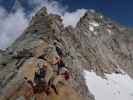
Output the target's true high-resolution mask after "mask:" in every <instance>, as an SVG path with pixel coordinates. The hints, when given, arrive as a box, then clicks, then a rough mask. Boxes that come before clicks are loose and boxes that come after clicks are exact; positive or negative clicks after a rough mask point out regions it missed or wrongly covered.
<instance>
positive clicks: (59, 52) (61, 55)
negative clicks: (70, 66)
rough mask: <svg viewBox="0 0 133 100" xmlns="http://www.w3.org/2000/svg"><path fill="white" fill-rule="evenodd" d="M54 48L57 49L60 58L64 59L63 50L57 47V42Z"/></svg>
mask: <svg viewBox="0 0 133 100" xmlns="http://www.w3.org/2000/svg"><path fill="white" fill-rule="evenodd" d="M54 47H55V50H56V52H57V54H58V56H60V57H61V58H62V57H63V52H62V50H61V48H60V47H59V46H58V45H57V43H56V42H54Z"/></svg>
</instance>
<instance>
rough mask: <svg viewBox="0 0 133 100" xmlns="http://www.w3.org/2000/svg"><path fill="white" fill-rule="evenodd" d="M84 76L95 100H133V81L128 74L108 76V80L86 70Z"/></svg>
mask: <svg viewBox="0 0 133 100" xmlns="http://www.w3.org/2000/svg"><path fill="white" fill-rule="evenodd" d="M84 76H85V79H86V84H87V86H88V88H89V90H90V91H91V92H92V93H93V95H94V96H95V100H133V80H132V79H131V78H130V77H129V76H128V75H127V74H106V77H107V80H106V79H102V78H101V77H99V76H97V75H96V74H95V73H94V72H89V71H86V70H85V71H84Z"/></svg>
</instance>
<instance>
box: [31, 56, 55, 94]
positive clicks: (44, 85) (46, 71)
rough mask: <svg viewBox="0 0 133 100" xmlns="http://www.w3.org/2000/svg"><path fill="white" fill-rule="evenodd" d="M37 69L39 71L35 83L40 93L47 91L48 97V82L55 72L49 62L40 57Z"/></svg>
mask: <svg viewBox="0 0 133 100" xmlns="http://www.w3.org/2000/svg"><path fill="white" fill-rule="evenodd" d="M37 67H38V70H37V71H36V72H35V77H34V82H35V84H36V87H38V88H39V91H40V92H41V91H43V89H44V91H45V93H46V94H47V95H49V92H50V91H49V86H48V82H49V79H50V78H51V76H52V74H53V71H52V68H51V67H50V65H48V63H47V61H46V60H44V58H43V56H40V57H38V59H37Z"/></svg>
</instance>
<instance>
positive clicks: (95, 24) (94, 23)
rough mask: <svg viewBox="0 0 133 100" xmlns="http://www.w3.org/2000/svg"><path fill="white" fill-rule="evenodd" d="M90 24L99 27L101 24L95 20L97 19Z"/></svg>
mask: <svg viewBox="0 0 133 100" xmlns="http://www.w3.org/2000/svg"><path fill="white" fill-rule="evenodd" d="M89 24H90V25H92V26H94V27H98V26H99V24H98V23H97V22H95V21H92V22H90V23H89Z"/></svg>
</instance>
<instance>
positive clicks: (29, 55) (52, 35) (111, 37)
mask: <svg viewBox="0 0 133 100" xmlns="http://www.w3.org/2000/svg"><path fill="white" fill-rule="evenodd" d="M54 41H56V42H57V43H58V44H59V45H60V46H61V48H62V50H63V52H64V57H63V60H64V62H65V63H66V65H67V66H68V68H70V70H71V73H72V79H71V80H70V82H69V86H70V87H72V89H73V90H75V91H76V93H77V94H80V95H81V97H83V98H82V99H81V100H94V96H93V95H92V94H91V93H90V92H89V90H88V89H87V86H86V84H85V80H84V77H83V70H84V69H87V70H90V71H91V70H93V71H94V72H96V73H97V75H99V76H101V77H103V78H105V76H104V74H105V73H108V74H111V73H122V70H124V71H125V72H126V73H128V74H129V75H130V76H131V77H132V78H133V66H132V65H133V51H132V49H133V44H132V43H133V35H132V31H130V30H129V29H127V28H126V27H124V26H121V25H119V24H117V23H115V22H113V21H111V20H110V19H109V18H106V17H105V16H103V15H102V14H100V13H96V12H92V11H87V12H86V13H85V15H84V16H83V17H82V18H81V19H80V21H79V22H78V24H77V26H76V27H75V28H73V27H72V26H68V27H64V25H63V23H62V19H61V17H60V16H58V15H53V14H48V13H47V10H46V8H42V9H41V10H40V11H39V12H38V13H37V14H36V15H35V16H33V18H32V20H31V22H30V25H29V27H28V28H27V29H26V30H25V32H24V34H23V35H22V36H21V37H20V38H18V39H17V40H16V41H15V42H14V43H13V44H12V45H11V46H10V47H9V48H8V49H7V50H6V51H4V52H3V51H2V52H0V59H1V60H0V88H1V89H0V90H1V91H0V95H1V98H2V99H3V100H4V99H5V98H9V97H10V95H7V94H6V93H7V91H8V90H9V88H12V87H13V88H15V89H16V90H17V91H19V89H18V88H20V87H21V86H22V84H23V82H24V80H23V77H24V76H23V68H25V66H26V65H25V64H27V61H29V60H30V59H33V58H34V57H37V56H39V55H41V54H42V53H43V52H44V51H45V52H46V54H47V58H48V59H49V61H51V58H52V55H51V54H52V51H51V49H50V48H51V47H52V46H53V42H54ZM27 67H28V66H27ZM79 87H80V88H79ZM5 100H6V99H5ZM12 100H13V99H12ZM49 100H50V99H49ZM51 100H53V99H51ZM59 100H60V99H59ZM64 100H65V99H64ZM73 100H74V99H73Z"/></svg>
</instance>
